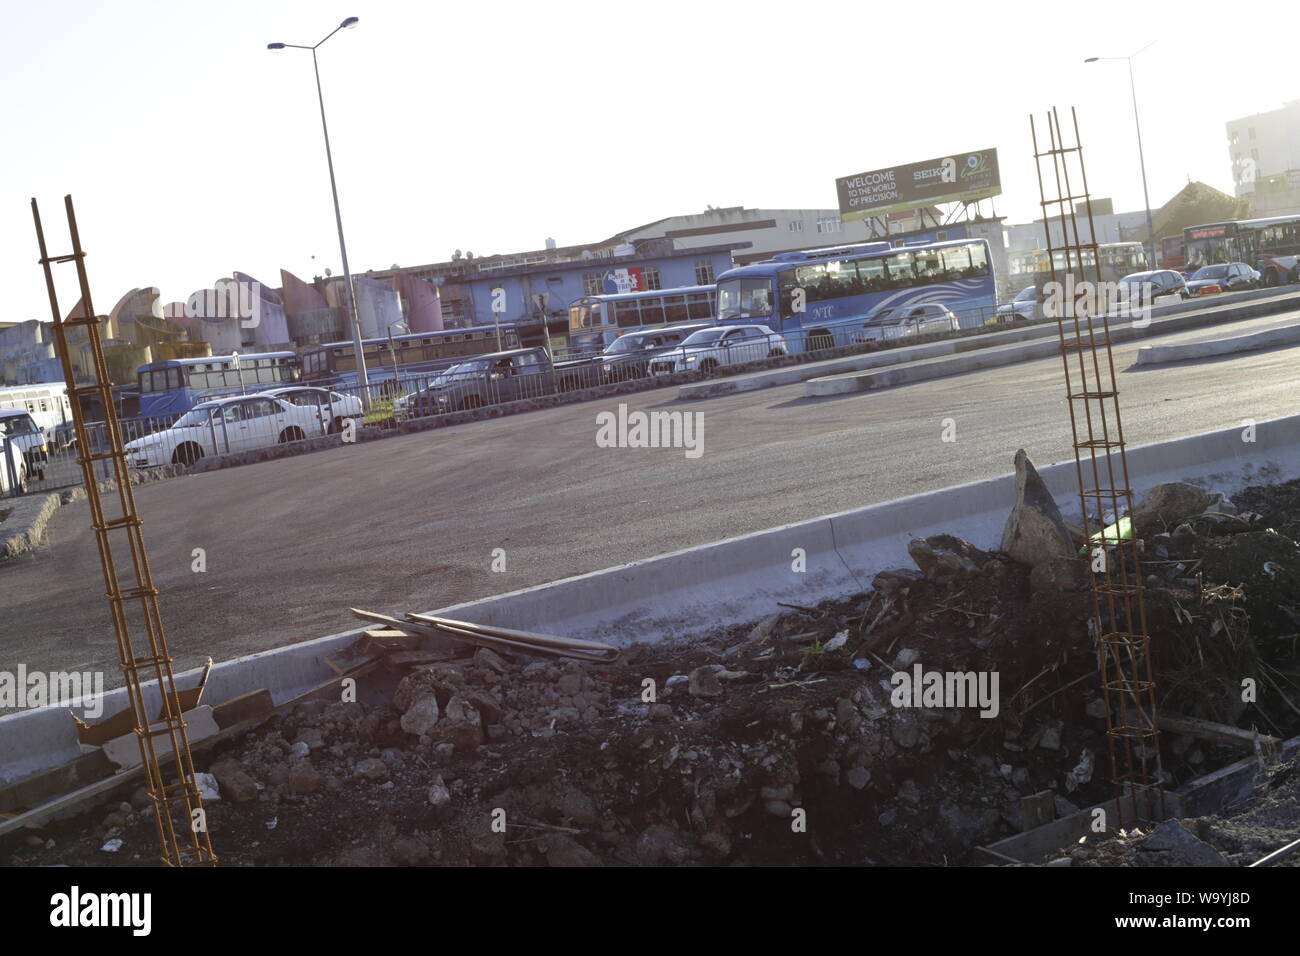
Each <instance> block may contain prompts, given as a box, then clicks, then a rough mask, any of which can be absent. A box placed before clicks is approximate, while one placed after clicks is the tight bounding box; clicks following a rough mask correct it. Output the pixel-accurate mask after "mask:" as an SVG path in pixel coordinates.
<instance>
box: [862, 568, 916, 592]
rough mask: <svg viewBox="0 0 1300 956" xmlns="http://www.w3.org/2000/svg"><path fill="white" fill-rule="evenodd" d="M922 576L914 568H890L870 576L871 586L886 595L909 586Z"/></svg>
mask: <svg viewBox="0 0 1300 956" xmlns="http://www.w3.org/2000/svg"><path fill="white" fill-rule="evenodd" d="M923 577H925V575H923V574H922V573H921V572H920V571H917V570H916V569H915V568H890V569H889V570H887V571H881V572H880V573H879V574H877V575H876V576H875V577H874V578H872V579H871V586H872V587H873V588H875V589H876V590H877V591H879V592H880V593H881V594H886V595H888V594H893V593H894V592H896V591H901V590H902V589H903V588H906V587H910V586H911V585H913V584H915V583H916V582H917V581H919V580H921V578H923Z"/></svg>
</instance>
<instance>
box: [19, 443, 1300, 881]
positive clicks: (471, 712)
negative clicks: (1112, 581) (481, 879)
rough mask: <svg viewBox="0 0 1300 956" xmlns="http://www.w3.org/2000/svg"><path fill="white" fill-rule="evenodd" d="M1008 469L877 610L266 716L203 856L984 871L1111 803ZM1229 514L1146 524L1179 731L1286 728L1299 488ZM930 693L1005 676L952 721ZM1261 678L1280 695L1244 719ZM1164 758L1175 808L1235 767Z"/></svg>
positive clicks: (509, 664)
mask: <svg viewBox="0 0 1300 956" xmlns="http://www.w3.org/2000/svg"><path fill="white" fill-rule="evenodd" d="M1017 465H1018V476H1019V480H1018V500H1017V504H1016V508H1015V510H1014V512H1013V513H1012V516H1011V520H1010V521H1009V522H1008V525H1007V531H1006V535H1005V536H1004V539H1003V547H1002V548H1001V549H1000V550H999V551H996V552H983V551H981V550H979V549H977V548H975V547H974V546H972V545H971V544H969V543H968V542H965V541H962V540H960V539H957V538H952V537H949V536H944V535H939V536H935V537H932V538H927V539H923V540H917V541H914V542H913V543H912V545H911V547H910V548H909V552H910V554H911V556H912V558H913V560H914V562H915V564H916V567H915V568H907V569H894V570H890V571H885V572H882V573H881V574H878V575H876V577H875V578H874V580H873V582H872V586H871V589H870V590H869V591H866V592H864V593H860V594H854V595H850V596H847V597H845V598H844V599H842V600H838V601H829V602H825V603H822V604H820V605H818V606H816V607H791V606H786V607H782V608H778V609H773V611H774V613H770V614H768V615H767V616H766V617H764V618H762V619H761V620H759V621H757V622H756V623H754V624H752V625H749V626H746V627H743V628H727V629H721V630H719V632H718V633H716V634H714V635H712V636H711V637H710V638H709V639H708V640H704V641H699V642H693V643H690V644H681V643H674V644H668V643H664V644H654V645H635V646H632V647H630V648H628V649H627V650H626V651H625V652H624V653H623V655H622V656H621V658H620V659H619V660H618V661H617V662H615V663H612V664H595V663H579V662H576V661H560V662H555V661H533V662H528V661H527V659H525V658H512V657H511V656H510V655H508V654H504V653H496V652H494V651H492V650H488V649H486V648H478V649H477V650H474V649H472V648H468V649H467V650H466V653H470V652H471V651H472V656H467V657H463V658H460V659H456V660H446V661H437V662H433V663H425V664H421V665H419V666H416V667H414V668H413V669H409V670H407V671H405V672H404V673H403V674H401V675H393V678H392V680H391V681H390V682H389V683H388V685H387V689H383V688H382V682H378V683H376V684H375V685H374V686H372V687H371V689H370V690H371V694H373V695H377V696H370V695H363V700H369V701H370V702H369V703H367V702H343V701H340V700H338V699H337V698H336V699H334V700H331V701H327V700H313V701H308V702H306V703H303V704H300V705H299V706H297V707H296V708H295V709H293V710H292V711H290V712H287V713H280V714H277V715H276V716H274V717H272V718H271V719H270V720H269V721H268V722H267V723H266V724H264V725H263V726H262V727H261V728H259V729H258V730H257V731H255V732H252V733H249V734H247V735H246V736H244V737H243V738H241V739H240V740H239V741H237V742H236V743H234V744H232V745H229V746H228V747H227V749H226V750H225V751H223V752H220V753H217V754H215V755H214V756H213V757H212V758H211V759H210V760H209V761H207V762H206V763H205V764H203V765H202V769H204V770H205V771H207V772H209V773H210V774H211V775H212V777H213V778H214V781H213V785H212V788H211V789H212V793H213V794H214V795H215V796H216V798H215V799H210V800H209V801H208V802H207V809H208V824H209V827H210V829H211V831H212V836H213V844H214V846H215V847H216V848H217V851H218V854H219V855H220V856H221V858H222V861H223V863H225V864H234V865H241V864H242V865H263V864H313V865H383V864H408V865H418V864H434V863H437V864H464V863H471V864H514V865H539V864H540V865H591V864H599V863H611V864H644V865H654V864H687V863H714V864H717V863H727V864H883V865H891V864H907V865H945V864H958V863H979V864H983V863H988V862H990V859H989V858H988V857H987V856H985V855H982V854H981V853H979V852H978V850H977V848H978V847H980V846H983V845H987V844H989V843H991V842H993V841H996V840H998V839H1001V838H1003V837H1006V836H1010V835H1013V834H1015V833H1017V832H1020V831H1021V830H1022V829H1026V828H1029V827H1031V826H1034V825H1037V824H1039V823H1043V822H1047V821H1049V820H1051V819H1053V818H1054V817H1057V816H1061V815H1067V814H1070V813H1074V812H1076V811H1078V810H1079V809H1081V808H1083V807H1086V806H1089V805H1091V804H1094V803H1097V802H1100V801H1103V800H1105V799H1107V798H1109V797H1110V796H1111V795H1112V791H1111V784H1110V782H1109V766H1108V760H1109V757H1108V750H1107V746H1106V735H1105V730H1106V720H1105V718H1106V710H1105V704H1104V702H1103V701H1102V699H1101V698H1100V696H1099V693H1098V688H1097V677H1096V645H1095V640H1094V638H1093V636H1092V635H1091V634H1090V633H1089V626H1088V621H1089V617H1090V615H1091V614H1092V597H1091V594H1090V592H1089V590H1088V588H1087V580H1086V575H1082V576H1081V575H1080V574H1079V565H1081V564H1083V562H1082V561H1080V560H1078V558H1077V557H1076V555H1077V552H1078V549H1079V546H1080V543H1081V542H1080V541H1079V534H1078V532H1077V530H1076V529H1071V528H1070V527H1069V526H1068V525H1066V524H1065V522H1064V521H1062V520H1061V517H1060V514H1059V512H1058V511H1057V510H1056V506H1055V505H1054V504H1053V503H1051V500H1050V496H1047V498H1046V500H1044V499H1043V497H1042V496H1043V495H1045V494H1046V492H1045V490H1044V489H1042V488H1041V483H1040V482H1039V481H1038V479H1037V476H1036V475H1035V474H1034V473H1033V469H1032V466H1031V465H1030V464H1029V463H1028V460H1027V459H1024V458H1023V455H1021V456H1018V460H1017ZM1202 496H1203V497H1202ZM1236 499H1237V500H1236V504H1235V505H1234V504H1233V503H1230V502H1227V501H1226V500H1225V499H1223V497H1222V496H1215V495H1210V494H1208V493H1206V492H1204V491H1201V490H1200V489H1194V488H1191V486H1182V485H1180V486H1162V487H1161V488H1159V489H1156V491H1155V492H1154V493H1153V494H1152V495H1151V496H1149V497H1148V498H1147V499H1146V500H1145V501H1144V502H1143V503H1142V507H1141V508H1140V509H1138V511H1137V512H1136V513H1135V516H1134V517H1135V519H1138V520H1136V524H1137V526H1138V532H1139V534H1140V535H1141V536H1142V539H1143V549H1144V555H1145V557H1146V558H1147V559H1149V560H1148V561H1147V567H1146V570H1147V571H1148V572H1149V578H1148V585H1149V588H1150V591H1149V593H1148V606H1149V607H1150V608H1152V609H1153V610H1152V613H1151V633H1152V638H1153V646H1154V648H1155V652H1156V654H1157V655H1158V657H1157V664H1158V665H1159V667H1160V669H1164V668H1171V669H1172V672H1173V673H1176V674H1177V675H1178V680H1177V681H1172V682H1170V686H1169V689H1168V693H1167V696H1166V700H1172V701H1174V702H1176V703H1177V707H1176V708H1175V709H1178V710H1181V711H1183V712H1185V713H1189V714H1197V713H1199V714H1200V715H1202V716H1206V717H1213V718H1215V719H1222V720H1225V721H1228V722H1231V723H1235V724H1237V725H1238V726H1247V727H1249V726H1252V725H1259V726H1261V727H1263V728H1265V729H1267V731H1268V732H1270V733H1276V734H1277V735H1278V736H1288V735H1291V734H1294V733H1295V732H1296V731H1297V728H1298V727H1300V725H1298V724H1297V720H1296V717H1297V714H1296V713H1292V712H1291V711H1290V710H1288V709H1287V708H1288V707H1294V706H1295V704H1294V701H1296V699H1297V696H1298V695H1297V694H1296V688H1295V686H1294V685H1290V686H1289V685H1288V683H1287V681H1288V680H1293V679H1297V680H1300V678H1296V656H1295V655H1296V651H1295V641H1294V633H1295V631H1296V629H1297V628H1296V625H1295V623H1294V622H1293V621H1292V620H1291V618H1290V612H1289V611H1288V610H1287V608H1289V607H1290V604H1288V600H1290V601H1293V600H1295V596H1296V595H1300V587H1297V586H1296V585H1297V583H1298V582H1300V549H1297V546H1296V545H1295V543H1294V537H1293V536H1294V535H1295V534H1296V533H1297V531H1300V527H1298V524H1300V507H1297V502H1300V483H1292V484H1290V485H1279V486H1273V487H1270V488H1259V489H1250V490H1248V491H1247V492H1245V493H1243V494H1240V495H1238V496H1236ZM1256 562H1259V563H1256ZM1216 622H1218V623H1216ZM1225 667H1227V668H1228V669H1227V670H1225V669H1224V668H1225ZM936 672H937V673H940V674H959V675H963V674H969V675H973V676H974V675H985V676H986V677H989V676H991V675H996V681H997V684H996V685H994V686H992V687H988V686H984V685H981V684H980V683H979V682H978V680H972V681H971V682H970V683H968V684H964V685H961V684H959V685H958V686H957V689H958V690H963V691H964V692H965V694H966V698H965V700H964V701H962V702H961V703H959V704H958V705H956V706H953V705H952V704H953V701H952V700H951V699H950V698H943V697H940V698H938V705H937V706H936V705H935V703H936V701H935V700H932V699H930V698H929V697H926V696H925V694H926V692H928V690H930V689H934V688H933V687H932V685H931V684H929V683H928V675H929V674H931V673H936ZM899 675H902V676H903V678H905V680H903V681H901V682H900V677H899ZM1265 675H1267V679H1268V680H1271V681H1274V682H1275V683H1276V685H1277V686H1278V687H1279V688H1281V689H1283V690H1287V691H1289V693H1290V697H1288V696H1287V694H1286V693H1280V694H1277V695H1266V697H1267V702H1261V703H1242V701H1241V699H1240V698H1241V693H1240V680H1241V679H1242V678H1243V677H1247V676H1254V677H1257V678H1258V679H1259V680H1260V681H1261V683H1262V682H1263V681H1264V680H1265ZM1220 685H1221V686H1220ZM903 687H906V688H907V690H902V689H901V688H903ZM1197 688H1199V690H1197ZM1206 688H1210V689H1211V690H1210V691H1207V690H1206ZM1226 688H1231V689H1232V693H1227V692H1226V690H1225V689H1226ZM938 689H939V690H940V691H944V692H948V693H949V694H951V691H952V690H953V685H952V684H951V683H950V684H948V685H946V686H945V685H943V683H942V680H941V682H940V685H939V688H938ZM990 692H991V693H990ZM1225 698H1231V700H1227V699H1225ZM1264 700H1265V697H1261V701H1264ZM917 704H920V705H921V706H916V705H917ZM1198 708H1199V710H1198ZM1166 740H1167V742H1168V746H1167V747H1166V748H1165V751H1166V752H1165V753H1164V754H1163V773H1164V774H1165V778H1166V782H1167V784H1169V785H1170V786H1176V785H1177V784H1179V783H1180V782H1185V781H1186V780H1188V779H1191V778H1192V777H1194V776H1197V775H1200V774H1202V773H1204V772H1206V770H1208V769H1209V768H1210V767H1212V766H1215V765H1216V764H1221V763H1226V762H1228V761H1230V760H1233V759H1236V758H1237V757H1239V756H1241V752H1240V751H1239V750H1235V749H1234V748H1233V747H1232V745H1231V744H1230V743H1222V742H1214V741H1207V740H1205V739H1200V738H1195V737H1190V736H1189V737H1177V736H1174V737H1169V736H1168V735H1166ZM146 807H147V801H146V800H145V799H144V798H143V791H141V792H139V793H137V795H136V799H134V800H132V801H130V802H127V803H123V804H122V805H121V806H119V807H116V808H112V809H110V810H108V812H107V814H106V815H105V816H103V817H102V818H100V819H99V825H98V826H89V827H88V826H86V824H85V820H84V818H83V819H82V820H73V821H65V822H63V823H58V824H51V825H50V826H48V827H46V829H45V830H44V831H42V832H40V833H39V834H32V835H30V836H29V837H28V838H27V840H26V841H25V842H19V843H14V842H13V841H12V840H11V841H8V842H6V843H5V844H4V845H3V846H0V854H3V858H6V859H9V860H10V861H11V862H13V863H22V864H52V863H60V862H67V863H72V862H92V863H97V864H112V863H138V862H140V861H141V860H145V859H149V858H150V857H151V856H152V853H153V847H152V839H153V829H152V828H153V823H152V817H151V815H150V812H149V811H148V810H147V809H145V808H146ZM99 812H103V811H99ZM1154 836H1155V834H1152V835H1150V836H1148V837H1147V839H1150V838H1151V837H1154ZM1166 836H1167V835H1166ZM1162 838H1163V837H1162ZM1121 842H1122V841H1116V844H1115V845H1116V846H1118V845H1120V843H1121ZM114 843H116V845H117V846H116V851H115V852H112V853H110V852H105V849H104V847H107V846H110V845H113V844H114ZM1083 849H1084V850H1085V851H1086V852H1084V853H1081V854H1079V855H1078V856H1077V857H1076V859H1078V860H1081V861H1088V860H1091V861H1094V862H1096V861H1101V862H1108V861H1109V859H1110V858H1109V857H1106V856H1104V855H1103V854H1102V853H1101V852H1100V850H1098V849H1096V848H1092V847H1086V848H1083ZM1116 852H1118V851H1116ZM1220 852H1223V853H1224V854H1226V855H1227V856H1229V858H1230V859H1234V860H1235V857H1233V855H1232V854H1233V853H1234V851H1233V850H1232V849H1231V848H1227V847H1226V846H1225V848H1223V849H1222V850H1221V851H1220ZM1240 852H1242V853H1246V854H1247V855H1248V852H1253V849H1252V850H1250V851H1246V850H1242V851H1240ZM1121 862H1122V861H1121Z"/></svg>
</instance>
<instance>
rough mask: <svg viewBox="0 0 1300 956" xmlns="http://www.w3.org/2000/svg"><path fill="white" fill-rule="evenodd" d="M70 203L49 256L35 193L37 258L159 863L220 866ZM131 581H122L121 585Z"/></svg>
mask: <svg viewBox="0 0 1300 956" xmlns="http://www.w3.org/2000/svg"><path fill="white" fill-rule="evenodd" d="M64 207H65V210H66V213H67V218H68V231H69V233H70V235H71V239H72V249H73V251H72V253H71V254H69V255H64V256H50V255H49V253H48V251H47V249H46V244H45V233H44V230H43V229H42V227H41V214H40V210H39V208H38V207H37V204H36V200H35V199H33V200H32V219H33V221H34V222H35V225H36V241H37V245H38V246H39V247H40V252H41V258H40V264H41V267H42V269H43V270H44V272H45V288H46V292H47V293H48V295H49V299H50V311H51V312H52V313H53V316H54V338H55V343H56V346H57V348H58V352H59V359H60V363H61V365H62V367H63V378H64V381H65V382H66V384H67V389H68V397H69V399H70V401H69V404H70V405H71V406H72V424H73V429H74V431H75V432H76V436H77V448H78V456H77V463H78V464H79V465H80V466H81V475H82V481H83V483H84V485H85V488H86V501H87V504H88V505H89V508H90V522H91V528H92V529H93V530H94V533H95V540H96V543H97V545H98V547H99V563H100V569H101V571H102V572H103V575H104V588H105V597H106V598H107V599H108V606H109V614H110V617H111V618H112V621H113V631H114V634H115V636H116V639H117V648H118V656H119V659H120V661H121V665H122V676H123V679H124V682H125V684H126V691H127V697H128V699H129V700H130V704H131V712H132V714H133V716H134V718H135V721H134V723H135V735H136V741H137V743H138V744H139V747H140V760H141V764H142V766H143V768H144V774H145V786H146V789H147V790H148V793H149V799H150V801H151V802H152V804H153V809H154V824H155V829H156V831H157V836H158V844H159V847H160V848H161V851H162V854H161V860H162V862H163V863H164V864H166V865H168V866H184V865H187V864H189V865H213V864H215V863H216V862H217V857H216V855H215V854H214V853H213V851H212V842H211V838H210V836H209V834H208V831H207V826H206V820H205V819H204V817H203V801H202V799H201V797H200V796H199V791H198V786H197V784H196V783H195V780H194V758H193V756H192V755H191V753H190V744H189V735H188V733H187V731H186V726H187V725H186V722H185V718H184V715H183V714H182V713H181V703H180V696H179V694H178V692H177V688H176V678H175V674H174V672H173V669H172V657H171V654H170V652H169V651H168V648H167V638H166V635H165V633H164V631H163V625H162V615H161V612H160V611H159V608H158V589H157V588H156V587H154V584H153V572H152V570H151V569H150V567H149V557H148V554H147V553H146V551H145V546H144V537H143V535H142V533H141V526H142V524H143V522H142V521H141V520H140V516H139V513H138V512H137V510H136V506H135V493H134V491H133V489H132V485H131V475H130V468H129V466H128V464H127V460H126V451H125V448H124V446H123V442H122V430H121V427H120V425H119V422H118V418H117V409H116V408H115V407H114V405H113V394H112V380H111V379H110V377H109V374H108V366H107V363H106V361H105V358H104V349H103V344H102V342H101V340H100V334H99V323H98V320H97V318H96V316H95V308H94V306H93V304H92V303H91V298H90V282H89V280H88V278H87V276H86V265H85V258H86V254H85V252H84V251H82V248H81V237H80V235H79V234H78V232H77V217H76V214H75V212H74V210H73V207H72V197H71V196H65V197H64ZM61 262H72V263H74V264H75V265H76V270H77V282H78V285H79V287H80V291H81V305H82V308H81V314H80V315H79V316H77V317H75V318H70V319H67V320H65V319H64V318H63V316H62V314H61V311H60V309H59V300H58V294H57V292H56V290H55V286H54V272H53V270H52V268H51V266H52V265H54V264H56V263H61ZM69 325H80V326H84V328H85V330H86V336H87V343H88V346H89V355H90V360H91V361H90V365H91V368H90V370H89V375H88V378H89V381H90V384H88V385H78V384H77V382H76V373H75V370H74V368H73V364H72V355H71V352H70V351H69V349H68V337H67V328H66V327H67V326H69ZM82 395H93V396H95V397H96V398H97V399H98V400H99V402H100V405H101V406H102V407H103V409H104V447H103V449H102V450H99V451H95V450H93V446H92V444H91V442H90V433H89V430H88V429H87V427H86V420H85V415H84V413H83V412H82V408H81V396H82ZM101 461H102V462H104V467H105V470H106V472H108V471H111V475H112V479H113V481H114V484H115V485H116V487H115V489H114V491H111V492H104V493H103V495H102V496H101V492H100V490H99V483H98V481H97V480H96V476H95V464H96V462H101ZM114 492H115V494H114ZM113 497H116V499H117V501H116V504H117V508H116V516H115V517H109V516H107V515H106V514H105V502H106V501H108V502H109V503H110V504H111V503H112V500H113ZM115 532H121V533H123V534H125V535H126V539H127V541H126V544H127V550H128V552H129V554H130V567H129V571H128V570H124V569H121V568H119V565H118V559H117V556H116V555H115V554H114V550H113V537H114V533H115ZM124 579H125V586H123V585H124ZM129 610H132V611H137V612H138V613H139V615H140V616H141V617H142V619H143V630H144V637H145V645H146V648H147V649H144V654H143V656H141V655H140V654H137V652H136V647H135V642H134V640H133V638H132V626H131V621H130V619H129V617H128V611H129ZM141 671H145V672H149V671H152V675H153V678H154V680H156V681H157V686H158V691H159V696H160V697H161V701H162V707H161V710H160V713H159V717H158V719H157V720H151V719H150V717H149V711H148V702H147V701H146V699H145V694H144V686H143V683H142V681H141V678H140V673H141ZM160 737H165V738H166V741H167V743H169V744H170V748H171V749H170V753H164V754H163V755H162V756H161V757H160V756H159V753H158V748H157V747H156V746H155V740H156V739H157V738H160ZM168 765H170V766H173V767H174V768H175V774H174V776H175V780H174V782H171V783H168V781H167V777H166V775H165V773H164V767H165V766H168ZM175 798H179V799H180V803H181V807H182V808H183V810H184V825H183V827H179V828H178V826H177V822H176V820H175V819H174V817H173V815H172V800H173V799H175ZM178 809H179V808H178ZM178 829H180V830H183V831H184V832H186V833H188V834H189V836H188V838H182V837H181V836H179V835H178V832H177V831H178Z"/></svg>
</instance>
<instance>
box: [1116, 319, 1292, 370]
mask: <svg viewBox="0 0 1300 956" xmlns="http://www.w3.org/2000/svg"><path fill="white" fill-rule="evenodd" d="M1297 342H1300V324H1296V325H1286V326H1283V327H1282V328H1278V329H1265V330H1264V331H1262V332H1255V333H1252V334H1251V335H1238V336H1235V337H1233V338H1229V339H1207V340H1205V341H1202V342H1187V343H1185V344H1183V345H1144V346H1142V348H1140V349H1138V357H1137V363H1136V364H1138V365H1161V364H1164V363H1166V362H1185V361H1187V360H1188V359H1200V358H1213V357H1214V356H1216V355H1231V354H1233V353H1234V352H1253V351H1255V350H1256V349H1267V348H1273V347H1274V346H1278V345H1295V344H1296V343H1297Z"/></svg>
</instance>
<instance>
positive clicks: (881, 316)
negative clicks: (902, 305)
mask: <svg viewBox="0 0 1300 956" xmlns="http://www.w3.org/2000/svg"><path fill="white" fill-rule="evenodd" d="M897 317H898V310H897V309H881V310H880V311H879V312H877V313H876V314H875V315H873V316H871V317H870V318H869V319H867V322H869V323H880V322H888V321H890V320H892V319H895V318H897Z"/></svg>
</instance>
